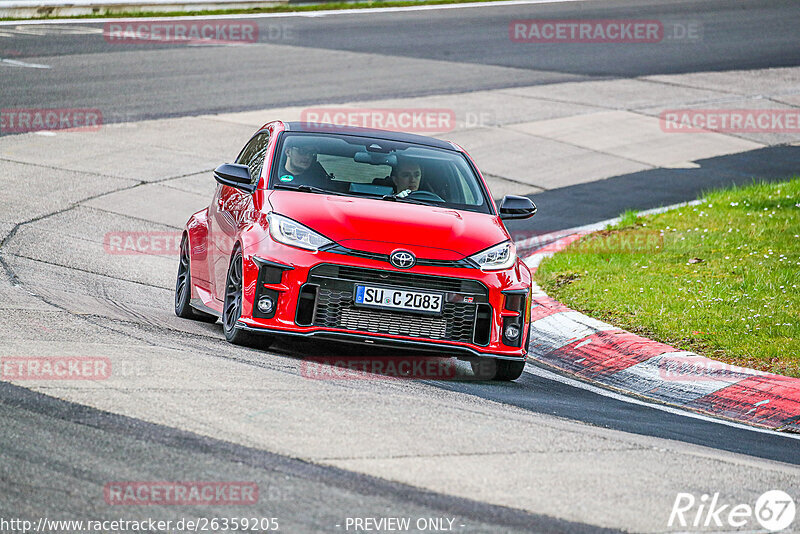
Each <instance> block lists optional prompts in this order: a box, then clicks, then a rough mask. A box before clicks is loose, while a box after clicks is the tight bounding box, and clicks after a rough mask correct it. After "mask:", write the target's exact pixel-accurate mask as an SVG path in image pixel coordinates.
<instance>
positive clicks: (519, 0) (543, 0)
mask: <svg viewBox="0 0 800 534" xmlns="http://www.w3.org/2000/svg"><path fill="white" fill-rule="evenodd" d="M143 1H147V0H143ZM590 1H593V0H502V1H498V2H469V3H464V4H444V5H421V6H406V7H371V8H365V9H326V10H320V11H294V12H287V13H252V14H244V13H242V14H236V15H203V16H196V17H192V16H178V17H133V18H104V19H48V20H36V19H28V20H7V21H0V26H16V25H23V24H98V23H105V22H117V21H138V22H150V21H161V20H220V19H248V20H249V19H267V18H286V17H327V16H339V15H365V14H369V13H396V12H403V11H434V10H445V9H470V8H479V7H496V6H521V5H533V4H563V3H573V2H590ZM147 3H152V2H150V1H147ZM48 5H55V4H48ZM74 5H75V4H72V3H69V4H68V3H65V4H64V7H73V6H74ZM86 5H87V6H89V5H92V4H91V3H87V4H86Z"/></svg>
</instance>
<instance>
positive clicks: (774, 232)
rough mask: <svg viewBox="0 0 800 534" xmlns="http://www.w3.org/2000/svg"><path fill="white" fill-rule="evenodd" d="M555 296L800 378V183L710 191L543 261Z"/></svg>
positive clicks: (696, 347)
mask: <svg viewBox="0 0 800 534" xmlns="http://www.w3.org/2000/svg"><path fill="white" fill-rule="evenodd" d="M536 279H537V282H538V283H539V284H540V285H541V286H542V288H543V289H544V290H545V291H546V292H547V293H548V294H549V295H550V296H552V297H554V298H556V299H558V300H560V301H561V302H563V303H565V304H567V305H568V306H570V307H571V308H574V309H577V310H580V311H582V312H584V313H586V314H588V315H591V316H593V317H596V318H599V319H602V320H605V321H607V322H610V323H612V324H614V325H616V326H619V327H621V328H625V329H626V330H630V331H632V332H636V333H638V334H641V335H643V336H646V337H650V338H652V339H655V340H658V341H662V342H664V343H668V344H670V345H672V346H674V347H677V348H679V349H683V350H691V351H693V352H697V353H699V354H703V355H705V356H708V357H710V358H714V359H717V360H722V361H725V362H728V363H732V364H735V365H742V366H746V367H752V368H755V369H759V370H764V371H771V372H775V373H779V374H783V375H788V376H795V377H800V287H798V286H800V178H797V177H795V178H794V179H792V180H790V181H787V182H782V183H753V184H752V185H750V186H747V187H740V188H733V189H728V190H723V191H714V192H711V193H709V194H707V195H706V196H705V197H704V198H703V199H702V204H700V205H698V206H691V207H683V208H678V209H675V210H671V211H668V212H666V213H663V214H660V215H653V216H647V217H641V218H635V217H633V216H632V215H631V212H628V213H626V214H625V215H623V217H622V222H621V223H620V224H618V225H617V226H615V227H612V228H609V229H607V230H604V231H602V232H598V233H595V234H591V235H589V236H586V237H585V238H583V239H581V240H579V241H577V242H576V243H573V244H572V245H571V246H570V247H568V248H567V249H566V250H565V251H564V252H562V253H559V254H556V255H555V256H554V257H552V258H550V259H547V260H546V261H544V262H543V263H542V265H541V266H540V267H539V270H538V271H537V273H536Z"/></svg>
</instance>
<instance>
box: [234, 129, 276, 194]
mask: <svg viewBox="0 0 800 534" xmlns="http://www.w3.org/2000/svg"><path fill="white" fill-rule="evenodd" d="M268 144H269V133H267V132H262V133H260V134H258V135H256V136H255V137H253V138H252V139H251V140H250V142H248V143H247V146H245V147H244V150H242V153H241V155H239V159H238V160H236V163H239V164H241V165H247V167H248V168H249V169H250V183H253V184H255V183H256V182H258V177H259V176H261V169H262V168H263V167H264V156H265V154H266V152H267V145H268Z"/></svg>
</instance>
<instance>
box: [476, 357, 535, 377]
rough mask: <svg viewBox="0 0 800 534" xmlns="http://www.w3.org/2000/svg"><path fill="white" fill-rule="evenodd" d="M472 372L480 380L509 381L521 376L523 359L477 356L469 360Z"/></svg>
mask: <svg viewBox="0 0 800 534" xmlns="http://www.w3.org/2000/svg"><path fill="white" fill-rule="evenodd" d="M470 365H471V366H472V372H473V373H474V374H475V377H476V378H478V379H480V380H494V381H497V382H510V381H512V380H516V379H517V378H519V377H520V376H522V371H524V370H525V360H499V359H495V358H478V359H475V360H470Z"/></svg>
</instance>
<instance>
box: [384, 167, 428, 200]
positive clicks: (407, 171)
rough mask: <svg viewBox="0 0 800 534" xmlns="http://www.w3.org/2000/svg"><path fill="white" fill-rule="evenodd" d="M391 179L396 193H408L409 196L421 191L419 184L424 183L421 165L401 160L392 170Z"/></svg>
mask: <svg viewBox="0 0 800 534" xmlns="http://www.w3.org/2000/svg"><path fill="white" fill-rule="evenodd" d="M389 178H390V179H391V180H392V184H393V185H394V192H395V193H397V194H401V193H403V192H406V195H407V194H409V193H413V192H414V191H419V184H420V182H421V181H422V168H420V166H419V163H416V162H414V161H410V160H400V161H399V162H398V164H397V165H396V166H395V167H394V168H393V169H392V174H391V175H390V176H389ZM404 196H405V195H404Z"/></svg>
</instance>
